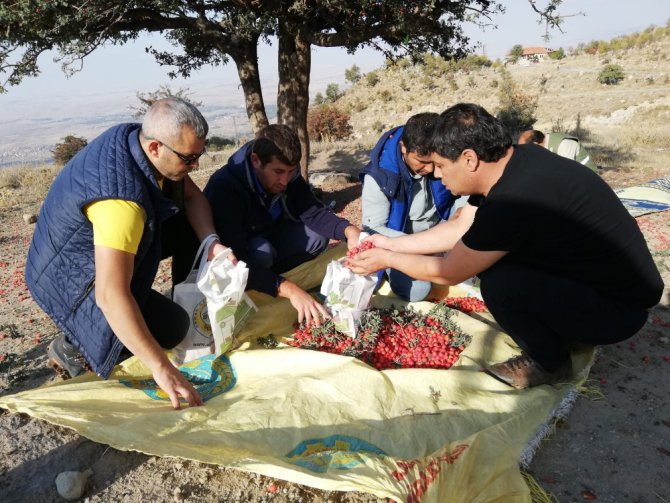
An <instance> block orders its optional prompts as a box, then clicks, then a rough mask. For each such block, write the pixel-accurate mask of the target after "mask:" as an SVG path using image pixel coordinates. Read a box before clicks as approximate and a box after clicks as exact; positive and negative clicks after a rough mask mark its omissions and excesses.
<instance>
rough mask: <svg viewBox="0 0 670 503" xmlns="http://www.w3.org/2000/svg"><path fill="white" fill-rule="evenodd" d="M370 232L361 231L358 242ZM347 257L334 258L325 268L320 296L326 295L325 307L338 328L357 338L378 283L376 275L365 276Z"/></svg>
mask: <svg viewBox="0 0 670 503" xmlns="http://www.w3.org/2000/svg"><path fill="white" fill-rule="evenodd" d="M367 236H368V234H365V233H361V237H360V238H359V242H360V241H362V240H363V239H364V238H365V237H367ZM344 261H345V259H344V258H342V259H340V260H333V261H331V262H330V263H329V264H328V267H327V268H326V276H325V278H324V279H323V283H321V295H323V296H324V297H325V298H326V302H325V305H326V308H327V309H328V311H329V312H330V314H331V316H332V317H333V323H335V328H336V329H337V330H338V331H339V332H342V333H343V334H346V335H348V336H350V337H356V331H357V329H358V323H359V321H360V319H361V316H363V312H364V311H365V310H366V309H367V308H368V306H369V305H370V299H371V298H372V294H373V293H374V291H375V287H376V286H377V274H370V275H368V276H362V275H360V274H356V273H354V272H352V271H351V270H350V269H348V268H347V267H346V266H345V265H344Z"/></svg>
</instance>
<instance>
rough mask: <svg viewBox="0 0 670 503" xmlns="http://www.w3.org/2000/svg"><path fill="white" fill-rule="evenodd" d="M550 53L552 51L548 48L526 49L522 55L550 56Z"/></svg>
mask: <svg viewBox="0 0 670 503" xmlns="http://www.w3.org/2000/svg"><path fill="white" fill-rule="evenodd" d="M550 52H551V49H547V48H546V47H524V48H523V52H522V53H521V55H522V56H534V55H535V54H549V53H550Z"/></svg>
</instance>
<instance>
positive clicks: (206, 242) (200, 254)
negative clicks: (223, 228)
mask: <svg viewBox="0 0 670 503" xmlns="http://www.w3.org/2000/svg"><path fill="white" fill-rule="evenodd" d="M218 240H219V236H217V235H216V234H209V235H208V236H205V239H203V240H202V242H201V243H200V246H199V247H198V251H197V253H196V254H195V258H194V259H193V265H192V266H191V272H192V271H194V270H195V265H196V264H197V263H198V259H200V265H198V269H200V268H201V267H202V266H203V264H204V263H205V262H207V253H205V251H207V250H209V247H210V246H211V245H212V243H213V242H214V241H218Z"/></svg>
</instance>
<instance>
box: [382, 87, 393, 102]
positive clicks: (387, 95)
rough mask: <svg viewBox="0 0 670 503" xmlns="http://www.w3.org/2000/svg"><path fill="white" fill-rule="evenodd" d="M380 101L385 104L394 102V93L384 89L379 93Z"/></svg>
mask: <svg viewBox="0 0 670 503" xmlns="http://www.w3.org/2000/svg"><path fill="white" fill-rule="evenodd" d="M379 99H380V100H382V101H383V102H389V101H393V93H391V91H389V90H388V89H384V90H383V91H380V92H379Z"/></svg>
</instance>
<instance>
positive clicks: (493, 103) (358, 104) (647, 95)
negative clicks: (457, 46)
mask: <svg viewBox="0 0 670 503" xmlns="http://www.w3.org/2000/svg"><path fill="white" fill-rule="evenodd" d="M667 54H670V37H665V38H663V39H661V40H658V41H656V42H653V43H651V44H649V45H647V46H644V47H642V48H636V49H627V50H620V51H616V52H610V53H606V54H604V55H588V54H580V55H576V56H568V57H566V58H565V59H563V60H561V61H548V62H544V63H539V64H535V65H532V66H528V67H522V66H516V65H512V66H508V67H506V68H507V70H508V71H509V72H510V74H511V75H512V78H513V79H514V81H515V82H516V83H517V84H518V85H519V87H520V88H521V89H522V90H523V91H524V92H525V93H527V94H530V95H535V96H537V97H538V109H537V112H536V117H537V119H538V120H537V123H536V125H535V126H536V127H537V128H538V129H542V130H545V131H551V130H552V129H553V128H555V127H556V126H557V125H562V126H563V128H565V129H567V130H572V129H574V128H575V127H576V126H577V124H578V122H579V126H580V136H581V138H582V140H583V141H584V143H585V145H586V146H587V148H589V150H590V151H591V153H592V155H593V156H594V158H595V159H596V162H597V163H598V164H599V165H601V166H603V167H604V168H605V169H604V171H603V176H604V177H605V179H607V180H608V182H610V183H611V184H613V185H615V186H622V185H624V184H626V183H627V182H628V181H629V180H630V179H631V176H630V175H631V173H632V172H636V175H637V176H638V177H652V176H658V175H659V174H665V176H667V171H668V166H670V148H669V146H670V125H669V124H670V120H668V119H670V85H668V83H669V82H670V60H669V59H668V57H667V56H666V55H667ZM607 63H616V64H618V65H621V66H622V67H623V69H624V72H625V75H626V78H625V80H624V81H623V82H622V83H620V84H619V85H615V86H605V85H602V84H600V83H598V81H597V76H598V74H599V73H600V71H601V69H602V67H603V66H604V65H605V64H607ZM377 73H378V75H379V76H380V79H381V80H380V82H379V83H378V84H377V85H375V86H369V85H367V83H366V81H365V79H362V80H361V81H360V82H359V83H358V84H356V85H355V86H353V87H352V88H350V89H349V90H348V91H347V93H346V94H345V95H344V96H343V97H342V98H341V99H340V100H338V104H339V106H341V107H342V108H344V109H345V110H347V111H348V112H349V113H350V114H351V123H352V125H353V127H354V137H353V141H354V142H356V143H358V144H360V145H370V146H371V145H372V144H374V141H375V140H376V139H377V138H378V137H379V126H380V123H381V126H382V128H383V129H388V128H390V127H393V126H396V125H399V124H403V123H404V122H405V121H406V120H407V119H408V118H409V117H410V116H412V115H414V114H415V113H419V112H426V111H432V112H441V111H442V110H444V109H445V108H447V107H449V106H450V105H452V104H454V103H458V102H473V103H479V104H481V105H482V106H484V107H485V108H486V109H487V110H489V111H490V112H492V113H496V112H497V111H498V108H499V97H498V87H499V84H500V81H501V76H500V71H499V70H498V69H496V68H495V67H490V68H483V69H481V70H476V71H470V72H457V73H455V74H452V73H449V74H443V75H441V76H439V77H426V75H425V74H424V69H423V68H422V67H418V66H410V67H406V68H392V69H382V70H377ZM404 89H406V90H404ZM381 94H383V95H385V96H386V95H388V94H390V95H392V96H393V99H392V100H382V99H380V95H381ZM320 148H322V149H323V148H324V147H320ZM315 151H316V150H315Z"/></svg>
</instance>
